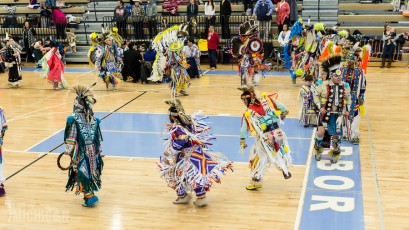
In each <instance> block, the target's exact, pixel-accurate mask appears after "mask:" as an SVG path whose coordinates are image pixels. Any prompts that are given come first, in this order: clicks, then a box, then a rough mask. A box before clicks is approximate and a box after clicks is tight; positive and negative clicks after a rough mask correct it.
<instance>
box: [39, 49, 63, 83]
mask: <svg viewBox="0 0 409 230" xmlns="http://www.w3.org/2000/svg"><path fill="white" fill-rule="evenodd" d="M40 62H41V63H42V64H41V65H42V67H43V71H44V73H43V74H42V75H41V78H43V79H47V81H48V82H49V83H51V84H53V87H54V89H55V90H59V89H66V88H68V83H67V81H66V80H65V78H64V63H63V61H62V57H61V54H60V52H59V50H58V47H53V48H51V50H50V51H48V52H47V53H46V54H45V55H44V57H43V58H42V59H41V61H40Z"/></svg>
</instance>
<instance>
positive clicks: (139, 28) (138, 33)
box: [132, 21, 145, 39]
mask: <svg viewBox="0 0 409 230" xmlns="http://www.w3.org/2000/svg"><path fill="white" fill-rule="evenodd" d="M132 24H133V29H134V34H135V39H144V38H145V36H144V33H143V22H142V21H139V22H133V23H132Z"/></svg>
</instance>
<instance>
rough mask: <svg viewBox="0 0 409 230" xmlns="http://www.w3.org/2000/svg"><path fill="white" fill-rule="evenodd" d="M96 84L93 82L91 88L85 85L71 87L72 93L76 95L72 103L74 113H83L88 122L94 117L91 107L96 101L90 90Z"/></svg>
mask: <svg viewBox="0 0 409 230" xmlns="http://www.w3.org/2000/svg"><path fill="white" fill-rule="evenodd" d="M96 84H97V83H96V82H95V83H94V84H93V85H92V86H91V87H87V86H85V85H76V86H74V87H73V91H74V92H75V93H76V94H77V97H76V98H75V102H74V112H75V111H84V113H85V115H86V117H87V119H88V121H90V120H91V118H92V117H93V116H94V112H93V111H92V105H94V104H95V103H96V102H97V100H96V99H95V95H94V93H93V92H92V91H91V88H92V87H93V86H95V85H96Z"/></svg>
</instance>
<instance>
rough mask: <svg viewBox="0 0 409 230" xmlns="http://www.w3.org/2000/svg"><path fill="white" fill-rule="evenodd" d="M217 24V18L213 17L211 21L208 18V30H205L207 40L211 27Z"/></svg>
mask: <svg viewBox="0 0 409 230" xmlns="http://www.w3.org/2000/svg"><path fill="white" fill-rule="evenodd" d="M215 24H216V17H215V16H212V17H210V19H208V18H207V16H206V30H205V36H206V38H207V34H208V33H209V26H214V25H215Z"/></svg>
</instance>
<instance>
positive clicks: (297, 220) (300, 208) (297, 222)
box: [294, 129, 317, 230]
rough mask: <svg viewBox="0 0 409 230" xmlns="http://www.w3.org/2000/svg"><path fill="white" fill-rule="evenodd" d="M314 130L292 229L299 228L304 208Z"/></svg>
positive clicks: (313, 135) (296, 229)
mask: <svg viewBox="0 0 409 230" xmlns="http://www.w3.org/2000/svg"><path fill="white" fill-rule="evenodd" d="M316 132H317V130H316V129H314V130H313V132H312V135H311V143H310V148H309V150H308V157H307V164H306V165H305V174H304V181H303V184H302V188H301V195H300V201H299V202H298V210H297V216H296V218H295V223H294V230H298V229H300V224H301V216H302V211H303V208H304V202H305V194H306V192H307V183H308V177H309V175H310V169H311V159H312V150H313V148H314V140H315V133H316Z"/></svg>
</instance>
